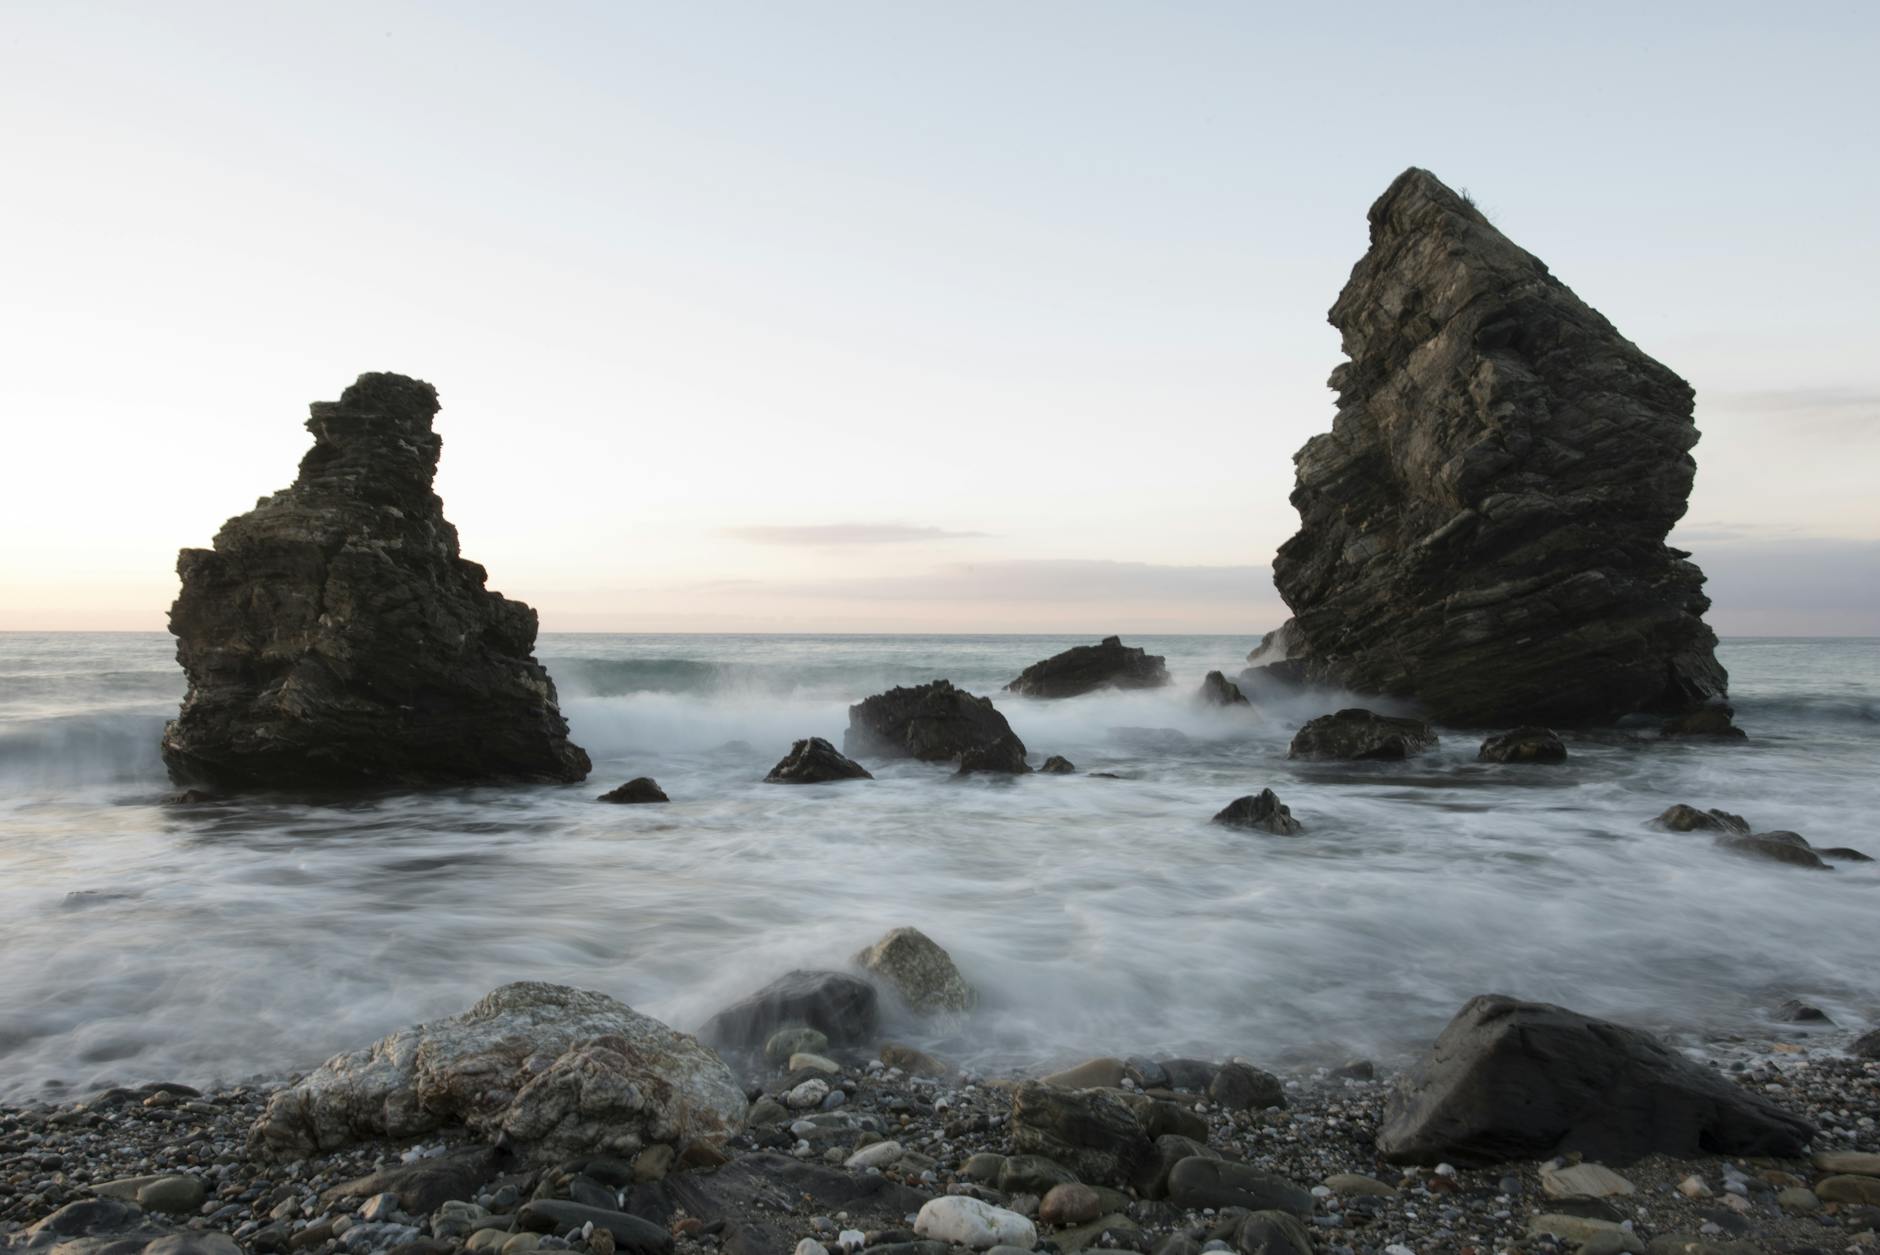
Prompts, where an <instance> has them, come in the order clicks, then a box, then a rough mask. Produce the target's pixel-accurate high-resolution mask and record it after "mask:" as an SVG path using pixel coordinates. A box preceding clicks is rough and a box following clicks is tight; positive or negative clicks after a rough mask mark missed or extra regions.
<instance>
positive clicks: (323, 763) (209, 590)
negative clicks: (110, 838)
mask: <svg viewBox="0 0 1880 1255" xmlns="http://www.w3.org/2000/svg"><path fill="white" fill-rule="evenodd" d="M311 410H312V415H311V417H310V418H309V419H308V420H307V429H308V431H310V432H312V433H313V439H314V443H313V448H312V449H310V450H309V451H308V452H307V455H306V456H305V457H304V458H302V459H301V463H300V473H299V475H298V477H297V478H296V479H295V481H294V483H293V485H292V486H291V487H289V488H287V489H284V490H283V491H281V492H277V493H275V494H274V495H273V496H271V497H265V498H263V499H262V500H261V501H259V502H258V503H257V504H256V506H255V508H254V509H253V510H251V511H249V512H248V513H247V514H243V515H238V516H237V517H235V518H232V519H230V520H229V521H228V522H227V523H225V524H223V526H222V529H221V531H219V532H218V533H217V534H216V537H215V545H214V548H212V549H185V550H183V551H182V552H181V554H180V555H179V556H178V558H177V574H178V575H180V576H181V577H182V584H183V587H182V591H181V593H180V594H179V596H178V597H177V599H176V604H175V605H174V606H173V607H172V608H171V610H170V631H171V632H172V633H173V634H174V635H175V636H176V638H177V644H176V657H177V661H178V662H179V663H181V664H182V666H183V670H184V672H185V673H186V675H187V676H188V679H189V692H188V695H187V696H186V697H185V699H184V702H183V709H182V711H181V713H180V714H179V715H178V717H177V718H176V719H175V720H173V721H172V722H171V723H170V724H169V725H168V726H167V727H166V728H165V729H164V734H163V757H164V761H165V763H166V765H167V766H168V767H169V770H170V774H171V775H172V776H173V777H174V778H175V779H176V780H178V781H179V782H183V783H192V784H205V785H210V786H213V787H220V788H230V789H241V788H276V787H286V788H301V787H330V786H353V785H425V784H445V783H457V782H470V781H482V780H579V779H582V778H583V777H585V776H586V775H587V772H588V766H589V764H588V757H587V755H586V754H585V753H584V752H582V750H581V749H580V747H578V746H575V745H572V744H570V743H569V741H568V724H567V721H566V720H565V719H563V718H562V716H561V712H560V710H559V708H558V706H557V704H556V694H555V686H554V683H553V681H551V680H550V679H549V676H548V672H547V671H546V670H544V669H543V668H542V666H541V665H540V664H539V663H538V662H536V660H535V658H534V656H533V651H534V647H535V635H536V616H535V611H533V610H531V609H530V608H529V607H528V606H526V605H524V604H522V603H521V602H517V601H510V600H508V599H506V598H505V597H503V595H502V594H501V593H496V592H492V591H490V590H488V589H487V588H485V587H484V584H485V581H486V579H487V575H486V573H485V571H484V570H483V568H482V567H481V566H479V565H477V564H476V563H474V562H470V561H468V560H466V559H464V558H463V557H461V556H460V554H459V552H458V543H457V531H456V529H455V528H454V527H452V526H451V524H450V522H449V521H448V520H447V519H445V517H444V504H443V502H442V501H440V500H439V499H438V498H437V495H436V494H435V493H433V492H432V491H431V481H432V478H433V476H434V475H435V474H436V471H437V459H438V455H439V453H440V451H441V450H442V447H443V442H442V441H441V439H440V438H439V437H438V436H437V434H436V433H435V432H433V431H432V430H431V420H432V418H433V417H434V416H435V415H436V414H437V412H438V402H437V392H436V390H435V389H434V388H432V387H431V385H430V384H428V383H424V382H422V381H420V380H416V379H408V378H406V377H405V376H403V375H393V374H379V373H374V374H366V375H361V376H360V377H359V379H358V381H357V382H356V383H354V384H353V385H352V386H351V387H350V388H347V389H346V391H345V392H344V393H343V394H342V395H341V397H340V399H339V400H338V401H336V402H316V403H315V404H314V405H313V406H312V407H311Z"/></svg>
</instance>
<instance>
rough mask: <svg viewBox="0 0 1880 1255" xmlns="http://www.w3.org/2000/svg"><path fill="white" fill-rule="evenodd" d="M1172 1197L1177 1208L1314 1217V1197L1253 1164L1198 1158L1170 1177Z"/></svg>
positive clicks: (1182, 1163) (1169, 1183)
mask: <svg viewBox="0 0 1880 1255" xmlns="http://www.w3.org/2000/svg"><path fill="white" fill-rule="evenodd" d="M1168 1197H1169V1201H1170V1202H1171V1203H1174V1204H1175V1205H1176V1206H1177V1207H1190V1208H1194V1209H1196V1210H1199V1209H1200V1208H1203V1207H1212V1208H1214V1209H1215V1210H1217V1211H1218V1210H1219V1209H1221V1208H1223V1207H1245V1208H1248V1209H1250V1210H1252V1211H1285V1212H1291V1213H1292V1214H1294V1215H1297V1216H1309V1215H1311V1214H1312V1194H1311V1192H1310V1191H1308V1190H1306V1189H1304V1188H1302V1187H1300V1186H1297V1185H1294V1184H1293V1183H1292V1182H1291V1181H1288V1180H1287V1179H1286V1178H1285V1177H1282V1176H1276V1175H1274V1174H1273V1173H1271V1172H1262V1171H1260V1170H1259V1169H1258V1168H1255V1167H1253V1166H1251V1165H1249V1164H1244V1163H1229V1162H1228V1161H1226V1160H1224V1159H1204V1158H1202V1157H1200V1156H1198V1155H1197V1156H1195V1157H1194V1158H1192V1159H1184V1160H1182V1161H1181V1162H1180V1163H1178V1164H1176V1165H1175V1167H1174V1170H1173V1171H1171V1172H1170V1173H1169V1174H1168Z"/></svg>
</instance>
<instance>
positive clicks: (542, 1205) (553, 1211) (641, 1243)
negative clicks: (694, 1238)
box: [503, 1198, 673, 1255]
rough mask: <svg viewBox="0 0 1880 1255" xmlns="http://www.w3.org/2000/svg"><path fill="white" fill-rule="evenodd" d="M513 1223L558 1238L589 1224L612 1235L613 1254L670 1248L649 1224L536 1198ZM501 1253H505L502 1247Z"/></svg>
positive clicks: (666, 1236) (661, 1253)
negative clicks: (615, 1251)
mask: <svg viewBox="0 0 1880 1255" xmlns="http://www.w3.org/2000/svg"><path fill="white" fill-rule="evenodd" d="M516 1223H517V1224H518V1225H519V1226H520V1227H521V1228H523V1229H524V1230H527V1231H529V1232H531V1233H553V1234H558V1235H560V1236H562V1237H566V1236H568V1235H569V1234H572V1233H578V1232H580V1231H581V1228H582V1226H584V1225H590V1224H591V1225H593V1226H594V1227H595V1228H596V1229H605V1230H607V1231H608V1232H609V1233H611V1234H613V1235H614V1249H615V1250H617V1251H628V1252H631V1253H632V1255H666V1252H668V1251H670V1250H672V1245H673V1243H672V1234H670V1233H668V1232H667V1231H666V1230H665V1229H663V1228H661V1227H660V1226H659V1225H656V1224H654V1223H652V1222H651V1221H649V1220H643V1219H641V1218H640V1217H638V1216H632V1215H628V1214H627V1213H626V1212H623V1211H607V1210H604V1209H602V1208H599V1207H587V1206H584V1205H582V1204H580V1203H572V1202H565V1201H563V1200H562V1199H558V1198H538V1199H536V1200H534V1201H533V1202H528V1203H524V1204H523V1205H522V1208H521V1210H519V1211H518V1212H516ZM503 1249H504V1251H505V1252H507V1251H508V1247H507V1246H506V1245H505V1246H504V1248H503Z"/></svg>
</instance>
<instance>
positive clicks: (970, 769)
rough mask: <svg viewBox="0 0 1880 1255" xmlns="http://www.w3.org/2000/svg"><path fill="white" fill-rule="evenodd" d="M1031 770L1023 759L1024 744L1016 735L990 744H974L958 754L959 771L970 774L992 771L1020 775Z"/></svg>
mask: <svg viewBox="0 0 1880 1255" xmlns="http://www.w3.org/2000/svg"><path fill="white" fill-rule="evenodd" d="M1030 770H1031V765H1030V764H1029V763H1027V762H1026V761H1025V744H1024V742H1022V741H1020V740H1019V739H1018V738H1017V737H1012V738H1010V739H1009V740H1004V741H997V742H994V743H993V744H991V745H975V746H974V747H973V748H971V749H969V750H967V751H966V752H965V753H964V754H961V755H960V769H959V773H958V774H960V775H962V776H970V775H973V774H974V773H975V772H992V773H994V774H998V775H1007V776H1022V775H1024V774H1025V773H1027V772H1029V771H1030Z"/></svg>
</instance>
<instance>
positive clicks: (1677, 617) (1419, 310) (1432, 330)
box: [1269, 169, 1726, 725]
mask: <svg viewBox="0 0 1880 1255" xmlns="http://www.w3.org/2000/svg"><path fill="white" fill-rule="evenodd" d="M1370 221H1371V248H1370V251H1369V252H1367V253H1366V254H1365V256H1364V258H1363V259H1362V260H1361V261H1359V262H1358V264H1357V266H1356V267H1354V268H1353V270H1352V273H1351V279H1350V282H1348V283H1347V284H1346V285H1345V289H1344V291H1343V292H1342V293H1341V294H1340V295H1339V298H1338V301H1337V303H1336V304H1334V305H1333V306H1332V310H1331V321H1332V324H1333V325H1334V326H1336V327H1337V328H1338V329H1339V331H1340V333H1341V334H1342V335H1343V339H1344V349H1345V352H1346V353H1347V354H1348V356H1349V358H1350V360H1349V361H1347V362H1345V363H1344V364H1343V365H1341V366H1339V367H1338V368H1337V370H1335V371H1334V372H1333V373H1332V378H1331V384H1332V387H1334V388H1335V389H1337V391H1338V413H1337V416H1336V417H1335V418H1334V419H1333V422H1332V430H1331V431H1330V432H1329V433H1326V434H1323V435H1319V436H1314V437H1313V438H1312V439H1311V440H1310V441H1308V442H1307V443H1306V445H1305V447H1304V448H1303V449H1301V450H1300V451H1299V453H1298V454H1297V455H1296V456H1295V458H1294V462H1295V463H1296V465H1297V483H1296V486H1295V488H1294V489H1293V494H1292V502H1293V505H1294V506H1295V507H1296V508H1297V509H1298V511H1299V516H1300V527H1299V532H1298V534H1297V535H1295V536H1294V537H1293V538H1292V539H1291V540H1288V541H1287V542H1286V543H1285V544H1284V545H1282V546H1281V547H1280V550H1279V554H1278V556H1277V557H1276V558H1275V560H1274V563H1273V581H1274V583H1275V585H1277V586H1278V588H1279V591H1280V595H1281V596H1282V597H1284V598H1285V599H1286V603H1287V605H1289V606H1290V607H1291V608H1292V610H1293V614H1294V616H1295V617H1294V619H1293V621H1292V623H1291V624H1290V625H1289V626H1288V628H1286V629H1283V630H1282V633H1281V634H1280V636H1279V640H1280V641H1283V643H1284V650H1283V653H1284V655H1285V662H1284V664H1283V665H1284V667H1285V668H1287V669H1288V673H1289V675H1293V676H1300V675H1303V676H1304V677H1306V678H1308V679H1311V680H1313V681H1317V682H1321V683H1330V684H1335V685H1338V686H1340V687H1342V688H1345V689H1348V690H1350V691H1353V692H1357V693H1364V694H1386V695H1391V696H1395V697H1399V698H1403V699H1407V700H1410V701H1414V702H1416V703H1418V704H1419V705H1421V706H1422V707H1423V708H1424V709H1425V710H1427V711H1428V712H1429V713H1430V714H1432V715H1433V716H1434V717H1435V718H1437V719H1440V720H1442V721H1444V722H1449V723H1462V724H1477V725H1480V724H1496V723H1514V722H1534V723H1551V724H1563V723H1565V724H1572V723H1582V722H1589V721H1605V720H1611V719H1616V718H1618V717H1619V716H1622V715H1626V714H1629V713H1631V712H1633V711H1639V710H1646V711H1660V712H1664V713H1677V712H1681V711H1686V710H1690V709H1693V708H1695V707H1698V706H1701V705H1703V704H1704V703H1705V702H1707V701H1709V700H1711V699H1713V698H1718V697H1721V696H1722V695H1723V693H1724V690H1725V683H1726V677H1725V674H1724V670H1723V668H1722V667H1721V666H1719V665H1718V663H1717V660H1716V657H1715V652H1714V651H1715V649H1716V643H1717V639H1716V636H1715V634H1714V633H1713V632H1712V631H1711V630H1710V628H1709V627H1707V626H1706V625H1705V624H1704V622H1703V619H1702V617H1701V616H1702V614H1703V612H1704V611H1705V610H1706V609H1707V608H1708V607H1709V604H1710V602H1709V599H1708V598H1706V597H1705V596H1704V594H1703V580H1704V577H1703V573H1702V572H1701V571H1699V570H1698V569H1697V567H1696V566H1694V565H1693V564H1692V563H1691V562H1690V561H1689V560H1688V558H1689V555H1688V554H1686V553H1684V552H1683V551H1681V550H1677V549H1672V548H1670V547H1668V546H1667V545H1666V544H1665V537H1666V535H1667V534H1668V533H1669V531H1670V530H1671V527H1672V525H1673V524H1674V523H1676V522H1677V520H1678V519H1679V518H1680V517H1681V516H1682V515H1683V514H1684V510H1685V504H1686V499H1687V498H1688V497H1689V495H1690V490H1691V483H1692V480H1693V478H1694V477H1695V474H1696V464H1695V463H1694V462H1693V461H1692V459H1691V455H1690V449H1691V446H1692V445H1694V444H1695V443H1696V442H1697V428H1696V426H1695V425H1694V424H1693V422H1692V420H1691V411H1692V393H1691V388H1690V385H1689V384H1687V383H1685V381H1684V380H1682V379H1680V378H1679V377H1678V376H1677V375H1675V374H1673V373H1672V372H1671V371H1669V370H1667V369H1666V368H1665V367H1663V366H1662V365H1660V364H1659V363H1657V362H1655V361H1653V360H1652V359H1651V358H1649V357H1647V356H1646V355H1645V354H1644V353H1642V352H1641V351H1640V350H1639V349H1638V347H1637V346H1636V345H1634V344H1632V343H1631V341H1629V340H1627V339H1626V338H1625V337H1624V336H1622V335H1620V334H1619V332H1618V331H1617V330H1615V329H1614V328H1613V326H1612V324H1611V323H1609V322H1607V321H1606V320H1605V319H1604V318H1603V317H1601V316H1600V315H1599V313H1598V312H1597V311H1595V310H1593V309H1592V308H1591V307H1590V306H1588V305H1587V304H1586V303H1585V302H1583V301H1581V300H1580V299H1579V298H1578V297H1576V296H1575V295H1574V294H1573V293H1572V292H1571V291H1569V290H1568V289H1567V287H1566V286H1565V285H1564V284H1562V283H1561V282H1560V281H1559V280H1558V279H1556V278H1554V277H1553V276H1552V275H1551V274H1549V273H1548V271H1547V267H1546V266H1545V265H1543V264H1542V263H1541V262H1540V261H1539V259H1537V258H1535V257H1534V256H1532V255H1531V254H1529V253H1527V252H1525V251H1523V250H1522V249H1521V248H1519V247H1517V246H1516V245H1515V244H1514V243H1513V242H1511V241H1510V240H1509V239H1508V238H1507V237H1506V236H1504V235H1503V234H1502V233H1501V232H1500V231H1498V230H1496V228H1495V227H1494V226H1493V225H1492V224H1490V222H1489V221H1488V219H1487V218H1486V217H1484V216H1483V215H1482V213H1481V211H1480V210H1478V209H1477V208H1476V207H1475V206H1474V205H1473V204H1472V203H1471V202H1470V201H1469V200H1468V199H1467V198H1466V197H1463V196H1459V195H1457V194H1456V193H1455V192H1453V191H1451V190H1450V189H1449V188H1447V187H1445V186H1444V185H1443V184H1442V183H1441V182H1440V181H1438V180H1437V178H1436V177H1435V176H1434V175H1432V174H1430V173H1429V172H1428V171H1427V170H1417V169H1411V170H1407V171H1405V172H1404V173H1403V174H1402V175H1400V176H1398V178H1397V179H1396V181H1395V182H1393V183H1392V184H1391V185H1390V187H1389V189H1388V190H1386V191H1385V193H1384V194H1383V196H1381V197H1380V198H1379V199H1378V201H1377V203H1376V204H1374V205H1372V206H1371V211H1370ZM1269 639H1273V638H1269ZM1271 652H1273V653H1279V652H1282V651H1281V650H1279V649H1275V650H1273V651H1271Z"/></svg>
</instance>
